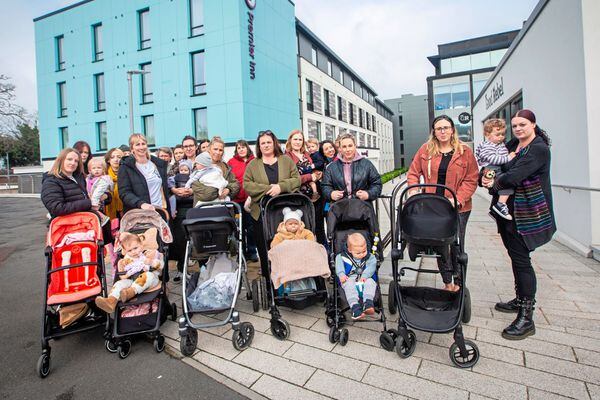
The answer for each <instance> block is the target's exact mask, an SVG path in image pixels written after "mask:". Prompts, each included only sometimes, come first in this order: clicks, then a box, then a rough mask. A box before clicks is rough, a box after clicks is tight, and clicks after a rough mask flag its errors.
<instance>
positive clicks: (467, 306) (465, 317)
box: [462, 288, 471, 324]
mask: <svg viewBox="0 0 600 400" xmlns="http://www.w3.org/2000/svg"><path fill="white" fill-rule="evenodd" d="M463 292H464V295H465V298H464V299H463V314H462V322H463V324H468V323H469V321H471V293H470V292H469V289H468V288H464V290H463Z"/></svg>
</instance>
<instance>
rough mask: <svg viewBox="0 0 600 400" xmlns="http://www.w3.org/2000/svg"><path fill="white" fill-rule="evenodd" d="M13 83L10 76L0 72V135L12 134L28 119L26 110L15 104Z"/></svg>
mask: <svg viewBox="0 0 600 400" xmlns="http://www.w3.org/2000/svg"><path fill="white" fill-rule="evenodd" d="M16 97H17V96H16V95H15V85H13V84H12V83H11V82H10V78H9V77H8V76H6V75H3V74H0V135H12V134H14V133H16V132H17V127H18V126H19V125H23V124H26V123H27V122H28V120H29V118H28V116H27V111H26V110H25V109H24V108H23V107H21V106H19V105H17V104H15V100H16Z"/></svg>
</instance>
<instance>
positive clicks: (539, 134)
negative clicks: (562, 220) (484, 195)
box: [481, 110, 556, 340]
mask: <svg viewBox="0 0 600 400" xmlns="http://www.w3.org/2000/svg"><path fill="white" fill-rule="evenodd" d="M511 124H512V132H513V135H514V139H512V140H511V141H510V142H508V143H507V144H506V147H507V149H508V151H509V152H514V153H515V157H514V158H512V159H511V160H510V161H509V162H508V163H506V164H503V165H502V169H501V170H502V172H500V173H498V174H497V175H496V176H495V177H493V178H492V177H490V176H489V175H488V176H482V180H481V182H482V185H483V186H485V187H487V188H489V189H490V192H491V193H492V195H493V199H492V207H493V205H495V204H497V203H498V197H499V193H500V192H501V191H502V190H505V189H513V190H514V195H511V196H510V197H509V199H508V202H507V203H506V205H507V207H508V210H509V213H510V215H512V216H513V218H512V219H510V220H509V219H506V218H501V216H500V215H499V214H497V213H491V215H493V216H494V217H495V219H496V223H497V225H498V233H500V237H501V238H502V243H503V244H504V247H506V250H507V251H508V255H509V257H510V259H511V262H512V270H513V275H514V277H515V291H516V298H514V299H512V300H510V301H508V302H506V303H502V302H500V303H497V304H496V306H495V308H496V310H498V311H501V312H507V313H513V312H514V313H517V317H516V319H515V320H514V321H513V322H512V323H511V324H510V325H509V326H508V327H507V328H506V329H504V331H503V332H502V336H503V337H504V338H505V339H510V340H520V339H525V338H526V337H527V336H530V335H533V334H535V324H534V322H533V311H534V305H535V294H536V288H537V280H536V276H535V271H534V269H533V267H532V265H531V258H530V253H531V252H532V251H533V250H535V249H536V248H538V247H540V246H542V245H543V244H545V243H547V242H549V241H550V240H551V239H552V235H553V234H554V232H555V231H556V224H555V220H554V212H553V210H552V189H551V184H550V139H549V138H548V135H547V134H546V132H545V131H543V130H542V129H541V128H540V127H539V126H538V125H537V124H536V118H535V115H534V113H533V112H531V111H530V110H521V111H518V112H517V113H516V114H515V116H514V117H513V118H512V120H511ZM482 172H484V169H482ZM484 175H485V174H484Z"/></svg>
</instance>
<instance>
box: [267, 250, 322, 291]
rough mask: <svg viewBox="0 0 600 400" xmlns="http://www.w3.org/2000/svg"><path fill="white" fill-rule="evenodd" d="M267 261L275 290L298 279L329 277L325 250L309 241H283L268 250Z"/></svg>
mask: <svg viewBox="0 0 600 400" xmlns="http://www.w3.org/2000/svg"><path fill="white" fill-rule="evenodd" d="M269 261H271V280H272V281H273V286H274V287H275V289H277V288H278V287H279V286H281V285H282V284H284V283H287V282H291V281H295V280H298V279H302V278H309V277H314V276H321V277H323V278H328V277H329V276H330V275H331V271H330V270H329V265H328V263H327V250H325V247H323V246H322V245H320V244H318V243H316V242H313V241H311V240H284V241H283V242H281V243H280V244H279V245H278V246H277V247H274V248H272V249H271V250H269Z"/></svg>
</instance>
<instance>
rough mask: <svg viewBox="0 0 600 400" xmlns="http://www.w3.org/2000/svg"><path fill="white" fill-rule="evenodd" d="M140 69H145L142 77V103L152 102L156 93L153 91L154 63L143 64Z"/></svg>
mask: <svg viewBox="0 0 600 400" xmlns="http://www.w3.org/2000/svg"><path fill="white" fill-rule="evenodd" d="M140 69H141V70H142V71H144V73H143V74H141V78H140V79H141V80H142V104H146V103H152V102H153V101H154V93H153V92H152V64H151V63H146V64H141V65H140Z"/></svg>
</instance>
